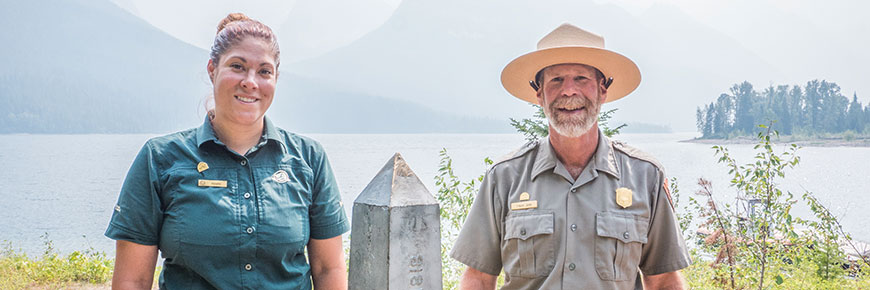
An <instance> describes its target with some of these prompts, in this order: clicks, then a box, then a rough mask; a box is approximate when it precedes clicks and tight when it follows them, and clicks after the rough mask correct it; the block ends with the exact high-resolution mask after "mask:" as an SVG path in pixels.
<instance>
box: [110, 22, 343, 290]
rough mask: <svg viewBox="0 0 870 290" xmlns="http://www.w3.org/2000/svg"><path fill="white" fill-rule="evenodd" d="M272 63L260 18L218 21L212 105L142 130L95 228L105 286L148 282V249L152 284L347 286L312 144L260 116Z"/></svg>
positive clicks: (335, 201)
mask: <svg viewBox="0 0 870 290" xmlns="http://www.w3.org/2000/svg"><path fill="white" fill-rule="evenodd" d="M278 64H279V49H278V42H277V39H276V38H275V35H274V34H273V33H272V30H271V29H270V28H269V27H268V26H266V25H264V24H262V23H260V22H258V21H256V20H252V19H249V18H248V17H246V16H245V15H244V14H239V13H234V14H230V15H228V16H227V17H226V18H225V19H223V20H222V21H221V22H220V24H219V25H218V33H217V36H216V37H215V41H214V45H213V46H212V48H211V55H210V59H209V61H208V67H207V70H208V74H209V77H210V78H211V81H212V84H213V86H214V103H215V106H214V109H213V110H210V111H209V113H208V115H207V117H206V118H205V122H203V124H202V126H200V127H199V128H195V129H190V130H187V131H182V132H178V133H174V134H170V135H167V136H162V137H157V138H153V139H151V140H148V142H147V143H146V144H145V145H144V146H143V148H142V150H141V151H140V152H139V154H138V156H136V159H135V160H134V161H133V165H132V166H131V168H130V171H129V172H128V173H127V178H126V180H125V181H124V185H123V188H122V189H121V193H120V197H119V198H118V204H117V205H116V206H115V211H114V213H113V215H112V220H111V222H110V224H109V227H108V229H107V230H106V236H108V237H109V238H112V239H115V240H117V245H116V253H117V254H116V259H115V273H114V276H113V277H112V287H113V288H114V289H150V288H151V284H152V281H153V277H154V276H153V275H154V267H155V264H156V259H157V252H158V250H159V251H160V252H161V253H162V255H163V258H164V259H165V261H164V264H163V272H162V273H161V275H160V288H163V289H166V288H168V289H175V288H179V289H211V288H219V289H243V288H244V289H308V288H310V287H311V284H312V282H313V284H314V286H315V287H316V288H317V289H339V288H341V289H344V288H347V272H346V268H345V261H344V253H343V250H342V242H341V234H343V233H344V232H347V231H348V229H349V226H348V222H347V218H346V217H345V214H344V209H343V208H342V204H341V202H340V200H341V197H340V196H339V192H338V186H337V185H336V182H335V179H334V177H333V174H332V169H331V168H330V166H329V162H328V161H327V158H326V155H325V153H324V151H323V148H322V147H321V146H320V144H319V143H317V142H316V141H314V140H312V139H309V138H306V137H302V136H298V135H295V134H292V133H288V132H286V131H284V130H282V129H280V128H277V127H275V126H273V125H272V123H271V122H270V121H269V119H268V118H266V117H265V113H266V110H267V109H268V108H269V105H270V104H271V103H272V98H273V96H274V92H275V84H276V79H277V77H278V73H277V69H278ZM306 246H307V250H308V256H309V259H308V260H309V261H310V262H311V264H310V266H309V264H308V263H307V262H306V257H305V255H304V251H305V248H306ZM312 280H313V281H312Z"/></svg>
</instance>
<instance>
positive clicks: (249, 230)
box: [245, 227, 254, 234]
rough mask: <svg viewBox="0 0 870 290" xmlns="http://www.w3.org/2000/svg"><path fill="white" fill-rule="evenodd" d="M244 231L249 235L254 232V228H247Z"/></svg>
mask: <svg viewBox="0 0 870 290" xmlns="http://www.w3.org/2000/svg"><path fill="white" fill-rule="evenodd" d="M245 231H246V232H248V233H249V234H250V233H253V232H254V228H252V227H248V229H247V230H245Z"/></svg>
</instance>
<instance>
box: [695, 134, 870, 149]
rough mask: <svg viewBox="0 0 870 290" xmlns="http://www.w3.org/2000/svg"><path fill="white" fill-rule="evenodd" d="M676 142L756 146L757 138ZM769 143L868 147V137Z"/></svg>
mask: <svg viewBox="0 0 870 290" xmlns="http://www.w3.org/2000/svg"><path fill="white" fill-rule="evenodd" d="M678 142H680V143H697V144H710V145H734V144H738V145H743V144H756V143H758V138H756V137H749V136H740V137H736V138H730V139H700V138H696V139H688V140H680V141H678ZM771 142H773V143H776V144H797V145H798V146H801V147H870V137H856V138H852V140H846V138H840V137H831V138H813V139H803V138H798V137H794V136H780V137H773V138H771Z"/></svg>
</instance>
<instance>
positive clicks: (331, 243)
mask: <svg viewBox="0 0 870 290" xmlns="http://www.w3.org/2000/svg"><path fill="white" fill-rule="evenodd" d="M308 260H309V261H310V262H311V278H312V279H313V280H314V281H313V282H314V289H317V290H323V289H347V266H346V264H345V261H344V249H343V248H342V244H341V235H338V236H335V237H333V238H329V239H325V240H318V239H311V240H309V241H308Z"/></svg>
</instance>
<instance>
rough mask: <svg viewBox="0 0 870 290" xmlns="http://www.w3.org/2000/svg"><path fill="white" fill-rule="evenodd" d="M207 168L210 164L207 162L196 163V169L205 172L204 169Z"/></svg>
mask: <svg viewBox="0 0 870 290" xmlns="http://www.w3.org/2000/svg"><path fill="white" fill-rule="evenodd" d="M207 169H208V164H207V163H205V162H199V164H197V165H196V171H199V172H203V171H206V170H207Z"/></svg>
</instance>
